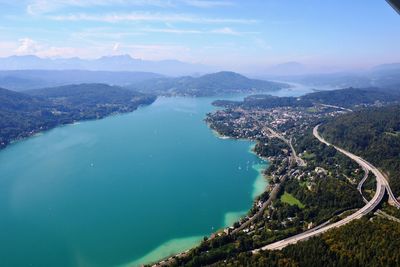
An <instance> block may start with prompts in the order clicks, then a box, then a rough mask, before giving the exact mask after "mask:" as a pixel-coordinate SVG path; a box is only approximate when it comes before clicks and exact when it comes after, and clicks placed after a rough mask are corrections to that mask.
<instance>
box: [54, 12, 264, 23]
mask: <svg viewBox="0 0 400 267" xmlns="http://www.w3.org/2000/svg"><path fill="white" fill-rule="evenodd" d="M47 18H49V19H52V20H57V21H100V22H108V23H116V22H124V21H131V22H143V21H145V22H164V23H171V22H185V23H204V24H221V23H230V24H253V23H257V22H258V21H257V20H254V19H231V18H207V17H199V16H194V15H188V14H162V13H125V14H122V13H113V14H103V15H94V14H86V13H79V14H70V15H55V16H48V17H47Z"/></svg>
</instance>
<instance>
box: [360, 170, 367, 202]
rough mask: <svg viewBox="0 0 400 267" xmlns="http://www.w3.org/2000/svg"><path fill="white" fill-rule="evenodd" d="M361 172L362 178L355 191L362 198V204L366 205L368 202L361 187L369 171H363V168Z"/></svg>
mask: <svg viewBox="0 0 400 267" xmlns="http://www.w3.org/2000/svg"><path fill="white" fill-rule="evenodd" d="M363 170H364V177H363V178H362V179H361V181H360V183H359V184H358V185H357V190H358V192H359V193H360V195H361V196H362V198H363V200H364V202H365V203H368V200H367V199H366V198H365V197H364V195H363V192H362V187H363V185H364V183H365V181H366V180H367V179H368V175H369V171H368V170H367V169H364V168H363Z"/></svg>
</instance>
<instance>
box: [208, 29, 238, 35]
mask: <svg viewBox="0 0 400 267" xmlns="http://www.w3.org/2000/svg"><path fill="white" fill-rule="evenodd" d="M212 33H219V34H227V35H240V34H241V33H239V32H237V31H234V30H232V29H231V28H229V27H224V28H221V29H215V30H213V31H212Z"/></svg>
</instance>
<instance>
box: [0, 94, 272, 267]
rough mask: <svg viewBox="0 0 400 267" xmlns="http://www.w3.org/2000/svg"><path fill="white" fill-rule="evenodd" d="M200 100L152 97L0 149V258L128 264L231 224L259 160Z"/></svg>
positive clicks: (244, 206)
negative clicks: (219, 127)
mask: <svg viewBox="0 0 400 267" xmlns="http://www.w3.org/2000/svg"><path fill="white" fill-rule="evenodd" d="M212 100H213V99H212V98H159V99H158V100H157V101H156V102H155V103H154V104H152V105H150V106H147V107H143V108H140V109H139V110H137V111H135V112H132V113H129V114H123V115H117V116H112V117H108V118H105V119H102V120H97V121H86V122H81V123H77V124H74V125H67V126H63V127H59V128H56V129H53V130H51V131H48V132H45V133H43V134H41V135H39V136H35V137H32V138H28V139H26V140H24V141H20V142H17V143H15V144H13V145H11V146H9V147H8V148H6V149H5V150H3V151H1V152H0V174H1V179H0V214H1V220H0V229H1V230H0V237H1V238H0V240H1V245H0V246H1V249H0V265H1V266H14V267H16V266H94V267H102V266H136V265H139V264H140V263H146V262H152V261H154V260H157V259H160V258H163V257H166V256H168V255H170V254H171V253H176V252H180V251H183V250H186V249H188V248H190V247H192V246H194V245H195V244H197V243H198V242H199V241H200V240H201V239H202V237H203V236H205V235H209V234H211V233H212V232H214V231H216V230H218V229H220V228H223V227H225V226H228V225H231V224H232V223H233V222H234V221H235V220H237V219H238V218H239V217H240V216H242V215H243V214H245V213H246V211H247V210H248V209H249V208H250V207H251V204H252V200H253V198H254V196H256V195H257V194H260V193H261V192H262V190H263V188H264V187H265V185H266V182H265V180H264V179H263V177H262V176H261V175H260V171H261V170H262V169H263V168H265V162H262V161H261V160H260V159H259V158H258V157H256V156H255V155H254V154H253V153H251V151H250V147H251V145H252V143H251V142H248V141H241V140H239V141H237V140H225V139H224V140H223V139H220V138H218V137H217V136H216V135H215V133H213V132H212V131H211V130H210V129H209V128H208V127H207V125H206V124H205V122H204V121H203V120H204V118H205V114H206V113H207V112H209V111H211V110H212V109H213V108H212V106H211V104H210V103H211V102H212Z"/></svg>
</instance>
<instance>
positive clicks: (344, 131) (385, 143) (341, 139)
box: [321, 105, 400, 195]
mask: <svg viewBox="0 0 400 267" xmlns="http://www.w3.org/2000/svg"><path fill="white" fill-rule="evenodd" d="M321 132H322V134H323V135H324V137H326V138H327V139H328V140H330V141H331V142H332V143H333V144H337V145H338V146H341V147H344V148H346V149H348V150H350V151H352V152H353V153H355V154H358V155H361V156H362V157H364V158H366V159H367V160H368V161H370V162H371V163H372V164H374V165H376V166H379V167H380V168H381V169H383V170H384V172H385V173H387V174H388V175H389V180H390V186H391V187H392V190H393V193H394V194H395V195H399V194H400V105H394V106H388V107H381V108H372V109H366V110H361V111H358V112H354V113H349V114H345V115H342V116H340V117H338V118H335V119H332V120H330V121H329V122H327V123H326V124H324V125H322V126H321Z"/></svg>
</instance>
